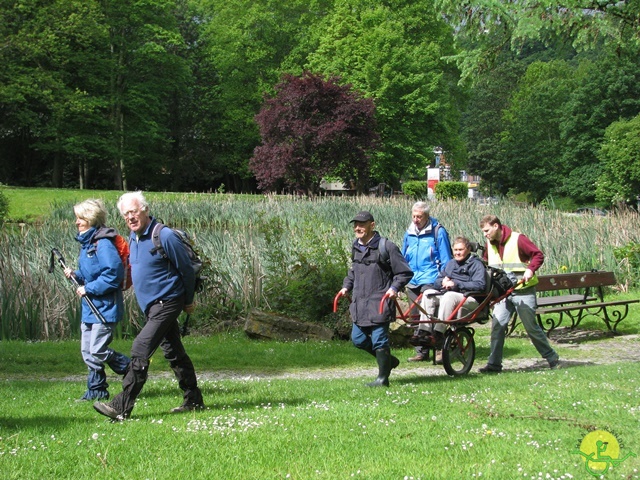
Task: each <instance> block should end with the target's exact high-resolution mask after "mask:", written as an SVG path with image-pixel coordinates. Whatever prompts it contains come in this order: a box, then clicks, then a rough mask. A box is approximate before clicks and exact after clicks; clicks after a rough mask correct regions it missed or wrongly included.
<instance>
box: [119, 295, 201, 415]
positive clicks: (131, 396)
mask: <svg viewBox="0 0 640 480" xmlns="http://www.w3.org/2000/svg"><path fill="white" fill-rule="evenodd" d="M183 307H184V298H183V297H179V298H172V299H170V300H163V301H159V302H156V303H155V304H153V305H152V306H151V308H149V312H148V313H147V318H146V323H145V325H144V327H143V328H142V330H141V331H140V333H139V334H138V336H137V337H136V338H135V340H134V341H133V345H132V347H131V363H130V364H129V369H128V370H127V374H126V375H125V377H124V379H123V380H122V392H120V393H119V394H118V395H116V396H115V398H114V399H113V400H112V401H111V406H112V407H113V408H115V409H116V411H118V412H119V413H120V414H122V415H124V416H129V415H130V414H131V411H132V410H133V407H134V405H135V401H136V398H137V397H138V395H139V394H140V391H141V390H142V387H143V386H144V384H145V382H146V381H147V378H148V374H149V360H150V359H151V357H152V356H153V354H154V352H155V351H156V350H157V349H158V347H160V348H162V353H163V354H164V358H166V359H167V361H168V362H169V365H170V366H171V369H172V370H173V372H174V374H175V376H176V378H177V380H178V386H179V387H180V389H181V390H182V391H183V392H184V401H185V402H188V403H196V404H202V403H203V401H202V393H201V392H200V389H199V388H198V381H197V379H196V372H195V369H194V368H193V363H192V362H191V359H190V358H189V355H187V352H186V351H185V349H184V346H183V345H182V340H181V339H180V327H179V325H178V316H179V315H180V313H181V312H182V309H183Z"/></svg>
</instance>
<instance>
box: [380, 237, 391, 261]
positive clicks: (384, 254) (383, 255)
mask: <svg viewBox="0 0 640 480" xmlns="http://www.w3.org/2000/svg"><path fill="white" fill-rule="evenodd" d="M378 251H379V252H380V261H381V262H382V263H384V264H385V265H391V259H390V258H389V251H388V250H387V239H386V238H385V237H380V243H378Z"/></svg>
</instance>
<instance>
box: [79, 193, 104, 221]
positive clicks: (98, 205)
mask: <svg viewBox="0 0 640 480" xmlns="http://www.w3.org/2000/svg"><path fill="white" fill-rule="evenodd" d="M73 213H74V214H75V215H76V217H78V218H81V219H82V220H85V221H87V222H88V223H89V225H91V226H92V227H98V226H101V225H105V224H106V223H107V209H106V208H104V203H102V200H99V199H97V198H91V199H89V200H85V201H84V202H80V203H77V204H75V205H74V206H73Z"/></svg>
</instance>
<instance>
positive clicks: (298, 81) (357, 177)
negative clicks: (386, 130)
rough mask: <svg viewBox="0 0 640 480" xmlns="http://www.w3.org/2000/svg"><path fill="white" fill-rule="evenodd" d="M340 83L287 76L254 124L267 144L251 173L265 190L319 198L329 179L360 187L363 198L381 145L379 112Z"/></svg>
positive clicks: (256, 154) (309, 76) (257, 154)
mask: <svg viewBox="0 0 640 480" xmlns="http://www.w3.org/2000/svg"><path fill="white" fill-rule="evenodd" d="M338 82H339V78H338V77H330V78H328V79H325V78H324V77H322V76H320V75H315V74H312V73H309V72H305V73H304V74H303V75H302V76H299V77H298V76H294V75H290V74H286V75H284V76H283V79H282V81H281V82H280V83H279V84H278V85H276V88H275V90H276V93H275V95H274V96H273V97H270V98H266V99H265V103H264V105H263V107H262V109H261V110H260V112H259V113H258V114H257V115H256V117H255V120H256V123H257V124H258V126H259V128H260V136H261V139H262V144H261V145H259V146H258V147H256V149H255V150H254V152H253V157H252V158H251V160H250V161H249V167H250V168H251V170H252V171H253V173H254V174H255V176H256V178H257V180H258V186H259V187H260V188H262V189H264V190H274V189H277V188H278V187H279V186H281V185H285V186H287V187H289V188H290V189H292V190H294V191H298V192H304V193H306V194H308V195H315V194H316V193H317V192H318V190H319V186H320V180H321V179H322V177H324V176H328V175H331V176H337V177H339V178H341V179H342V180H343V181H345V182H347V183H351V182H353V183H355V185H356V187H357V190H358V192H359V193H362V191H363V189H364V187H365V185H366V181H367V176H368V172H369V156H370V153H371V152H372V151H373V150H374V149H375V148H376V146H377V144H378V138H379V137H378V134H377V132H376V130H375V128H376V122H375V117H374V113H375V106H374V104H373V101H372V100H371V99H368V98H363V97H362V96H361V95H360V94H359V93H358V92H356V91H354V90H353V89H352V88H351V85H340V84H339V83H338Z"/></svg>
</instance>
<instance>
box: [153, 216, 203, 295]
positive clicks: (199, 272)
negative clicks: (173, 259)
mask: <svg viewBox="0 0 640 480" xmlns="http://www.w3.org/2000/svg"><path fill="white" fill-rule="evenodd" d="M164 227H166V225H165V224H164V223H161V222H157V223H156V225H155V226H154V227H153V231H152V232H151V239H152V240H153V249H152V250H151V253H155V252H158V253H159V254H160V256H161V257H162V258H166V259H167V260H169V257H168V256H167V253H166V252H165V250H164V248H163V247H162V243H161V242H160V231H161V230H162V229H163V228H164ZM167 228H171V230H173V231H174V232H175V233H176V234H177V235H178V237H179V238H180V240H181V241H182V245H183V246H184V248H185V250H186V251H187V255H188V256H189V259H190V260H191V267H192V268H193V272H194V273H195V275H196V288H195V291H196V292H200V291H202V289H203V287H204V282H205V280H206V279H207V277H205V276H203V273H204V272H203V270H204V266H205V262H204V261H203V260H202V258H201V256H200V254H199V253H198V252H196V250H195V247H194V243H193V240H191V237H190V236H189V234H188V233H187V232H185V231H184V230H180V229H179V228H173V227H167Z"/></svg>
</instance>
